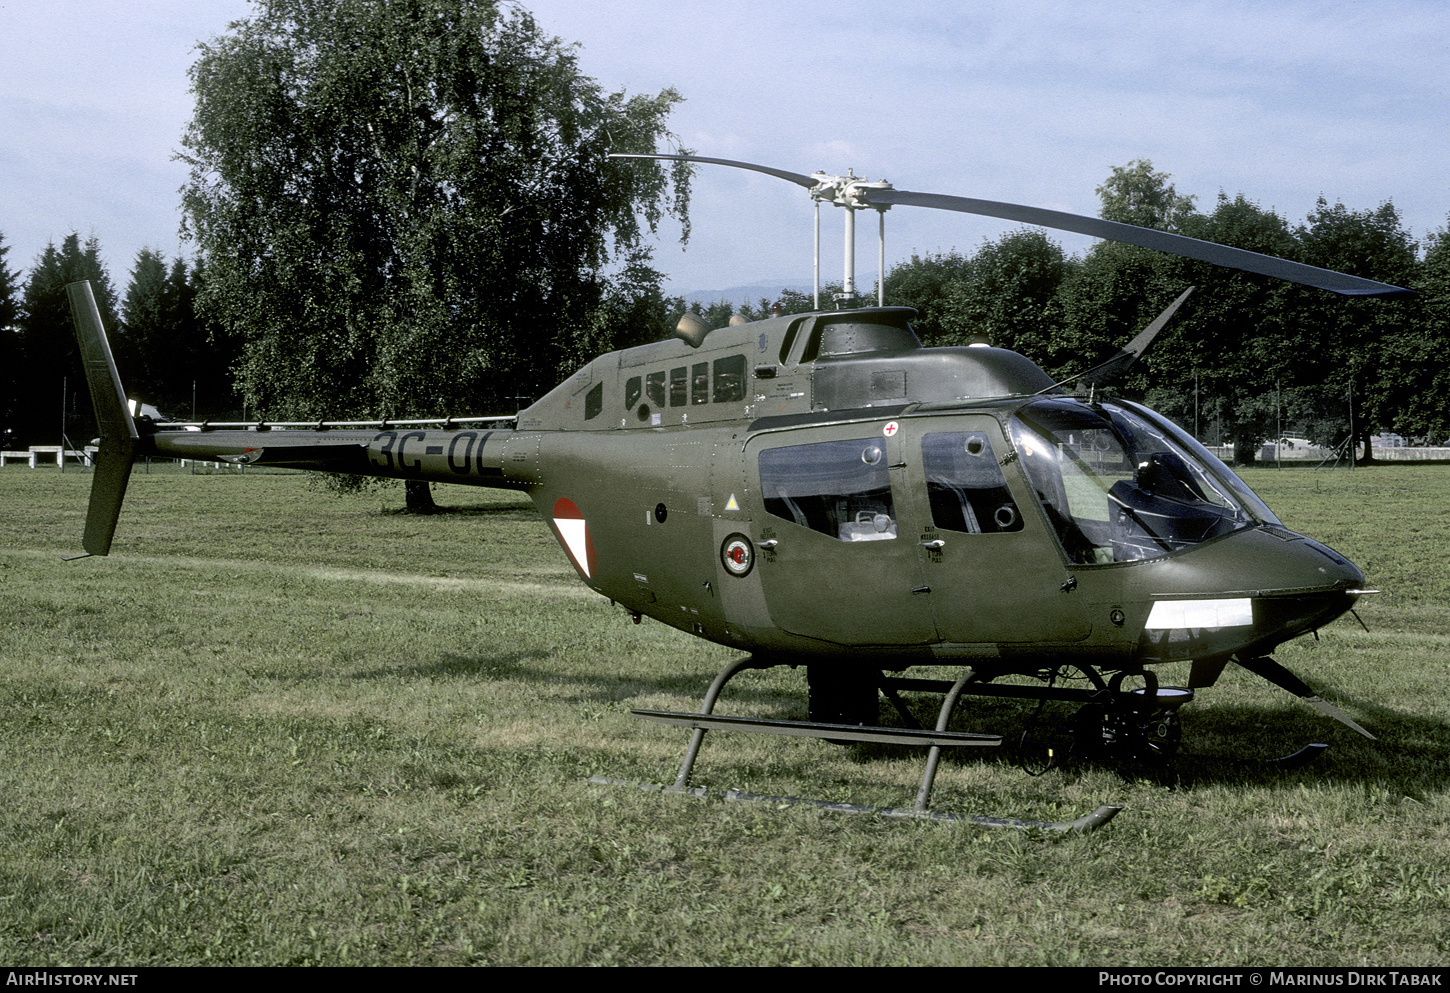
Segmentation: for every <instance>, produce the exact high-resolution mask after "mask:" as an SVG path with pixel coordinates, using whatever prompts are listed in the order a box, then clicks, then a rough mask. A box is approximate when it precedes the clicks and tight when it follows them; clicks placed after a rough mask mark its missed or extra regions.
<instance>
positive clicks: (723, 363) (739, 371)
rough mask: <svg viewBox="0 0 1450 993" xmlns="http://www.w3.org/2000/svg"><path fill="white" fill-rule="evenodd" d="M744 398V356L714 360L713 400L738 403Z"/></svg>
mask: <svg viewBox="0 0 1450 993" xmlns="http://www.w3.org/2000/svg"><path fill="white" fill-rule="evenodd" d="M744 399H745V356H744V355H732V356H730V357H729V358H724V359H716V360H715V402H716V403H739V402H740V401H741V400H744Z"/></svg>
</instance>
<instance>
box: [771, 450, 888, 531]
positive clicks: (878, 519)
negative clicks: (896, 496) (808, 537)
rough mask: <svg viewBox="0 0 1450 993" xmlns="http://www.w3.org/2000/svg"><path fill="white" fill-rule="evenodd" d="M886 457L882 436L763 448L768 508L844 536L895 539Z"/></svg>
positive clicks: (794, 519) (816, 529) (812, 527)
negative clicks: (858, 439) (880, 437)
mask: <svg viewBox="0 0 1450 993" xmlns="http://www.w3.org/2000/svg"><path fill="white" fill-rule="evenodd" d="M886 461H887V460H886V452H885V451H884V449H883V448H882V445H881V441H880V439H879V438H865V439H862V440H860V441H826V442H821V443H819V444H814V445H792V446H789V447H786V448H769V449H766V450H765V451H763V452H761V453H760V489H761V495H762V497H763V498H764V499H765V509H766V512H767V513H770V514H772V515H773V516H775V517H781V518H784V519H785V520H787V521H792V522H794V523H796V524H799V525H800V526H801V527H804V528H810V529H811V530H812V531H819V532H820V533H821V534H828V535H830V536H831V537H832V538H838V539H840V540H841V541H882V540H889V539H892V538H895V537H896V512H895V509H894V507H893V504H892V500H891V478H890V476H889V475H888V473H887V466H886Z"/></svg>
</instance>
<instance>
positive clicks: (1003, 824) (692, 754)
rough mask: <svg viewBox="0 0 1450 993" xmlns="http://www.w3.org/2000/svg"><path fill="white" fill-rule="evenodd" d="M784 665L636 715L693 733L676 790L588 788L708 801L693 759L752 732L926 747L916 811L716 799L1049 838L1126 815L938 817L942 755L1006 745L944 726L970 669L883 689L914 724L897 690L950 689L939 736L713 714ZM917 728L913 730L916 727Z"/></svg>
mask: <svg viewBox="0 0 1450 993" xmlns="http://www.w3.org/2000/svg"><path fill="white" fill-rule="evenodd" d="M777 664H779V663H776V662H762V661H758V660H756V659H755V658H753V657H749V656H747V657H745V658H742V659H737V660H736V661H734V662H732V663H731V664H730V665H728V666H726V667H725V668H724V669H723V670H721V672H720V674H719V675H718V676H716V677H715V681H714V682H713V683H711V684H710V689H709V690H708V691H707V692H706V694H705V699H704V701H703V703H702V704H701V705H700V710H699V712H698V713H693V714H691V713H681V712H673V711H656V710H634V711H631V713H633V714H634V715H635V716H636V717H640V718H643V719H645V720H651V721H657V722H661V723H665V724H673V725H677V726H678V725H682V726H685V727H689V728H692V729H693V732H694V733H693V734H692V735H691V737H690V744H689V747H688V748H687V749H686V752H685V758H684V761H683V762H682V763H681V764H680V771H679V774H678V775H677V776H676V778H675V784H674V785H673V786H661V785H654V784H644V783H636V782H632V781H629V780H618V779H610V778H608V777H603V776H597V777H594V778H592V779H591V780H590V782H591V783H596V784H600V785H612V786H634V787H637V788H640V789H645V790H653V791H659V792H666V793H676V794H683V795H688V796H709V795H712V794H711V791H708V790H704V789H698V788H691V787H690V785H689V782H690V775H691V773H692V772H693V771H694V767H695V760H696V758H698V756H699V753H700V746H701V744H702V743H703V741H704V737H705V732H706V731H707V730H732V731H747V732H753V733H757V734H777V735H788V736H791V737H801V738H820V739H824V740H828V741H838V742H856V741H860V742H889V743H893V744H905V745H917V746H924V747H926V748H927V749H928V752H927V761H926V770H925V772H924V774H923V776H922V780H921V786H920V787H919V789H918V790H917V795H916V804H915V806H913V807H867V806H860V805H857V804H849V803H831V802H828V801H822V800H811V799H806V798H801V797H779V796H759V795H756V794H750V793H743V792H741V791H739V790H727V791H724V792H723V793H718V794H713V795H718V796H721V797H722V798H723V799H725V800H730V801H745V800H749V801H755V802H761V803H770V804H776V805H780V804H800V805H808V806H813V807H816V808H818V809H823V810H834V811H839V812H842V813H870V814H876V815H877V816H882V817H895V818H909V819H920V820H933V821H960V822H966V823H971V824H975V825H978V826H980V827H998V828H1013V829H1016V830H1027V829H1030V828H1036V829H1039V830H1050V831H1091V830H1093V829H1095V828H1098V827H1101V826H1102V825H1103V824H1106V823H1107V822H1108V821H1109V820H1111V819H1112V818H1113V817H1114V816H1115V815H1116V814H1117V813H1118V811H1119V810H1121V809H1122V808H1120V807H1114V806H1109V805H1105V806H1102V807H1099V808H1098V809H1097V810H1095V811H1093V812H1092V813H1091V814H1088V815H1086V816H1085V817H1080V818H1078V819H1077V820H1075V821H1063V822H1046V821H1023V820H1016V819H1012V818H1001V817H978V816H971V815H964V814H947V813H939V812H934V811H932V810H930V809H929V804H930V800H931V792H932V787H933V785H934V784H935V781H936V772H937V766H938V763H939V762H940V759H941V750H942V749H943V748H960V747H977V748H996V747H999V746H1000V745H1001V744H1002V738H1001V736H1000V735H987V734H968V733H964V732H954V731H948V730H947V723H948V722H949V721H950V720H951V715H952V711H953V710H955V709H956V705H957V702H958V701H959V700H960V699H961V696H962V694H963V691H964V690H966V688H967V687H968V686H969V685H970V684H972V683H974V682H975V681H976V680H977V679H978V675H977V674H976V673H975V672H974V671H973V670H971V669H968V670H966V672H965V673H964V674H963V675H962V677H961V678H960V679H958V680H957V681H956V682H955V683H945V682H943V681H912V680H889V679H882V680H881V682H882V685H881V687H880V688H881V689H882V691H883V692H885V693H886V695H887V698H888V699H890V700H892V702H893V703H894V704H896V706H897V707H898V709H901V710H902V711H903V713H904V714H906V715H907V716H908V718H909V717H910V714H909V711H906V710H905V708H904V707H902V705H901V704H900V700H899V698H898V697H896V696H895V691H896V690H897V689H900V688H906V689H921V688H924V687H922V686H919V685H914V684H915V683H917V682H931V683H932V684H933V685H932V688H938V687H939V686H944V687H946V698H945V700H944V701H943V703H942V706H941V710H940V712H939V714H938V716H937V722H936V729H935V730H933V731H927V730H924V729H922V728H920V727H916V728H894V727H880V726H874V725H870V726H863V725H856V724H837V723H832V722H821V721H779V720H767V719H762V718H748V717H726V716H716V715H715V714H714V710H715V703H716V701H717V700H718V699H719V697H720V692H721V691H722V690H723V689H724V688H725V684H726V683H728V682H729V681H730V680H731V679H733V678H734V677H735V676H737V675H739V674H740V673H741V672H744V671H746V670H747V669H767V668H772V667H774V666H775V665H777ZM904 683H906V684H913V685H902V684H904ZM912 723H915V721H914V720H912Z"/></svg>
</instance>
